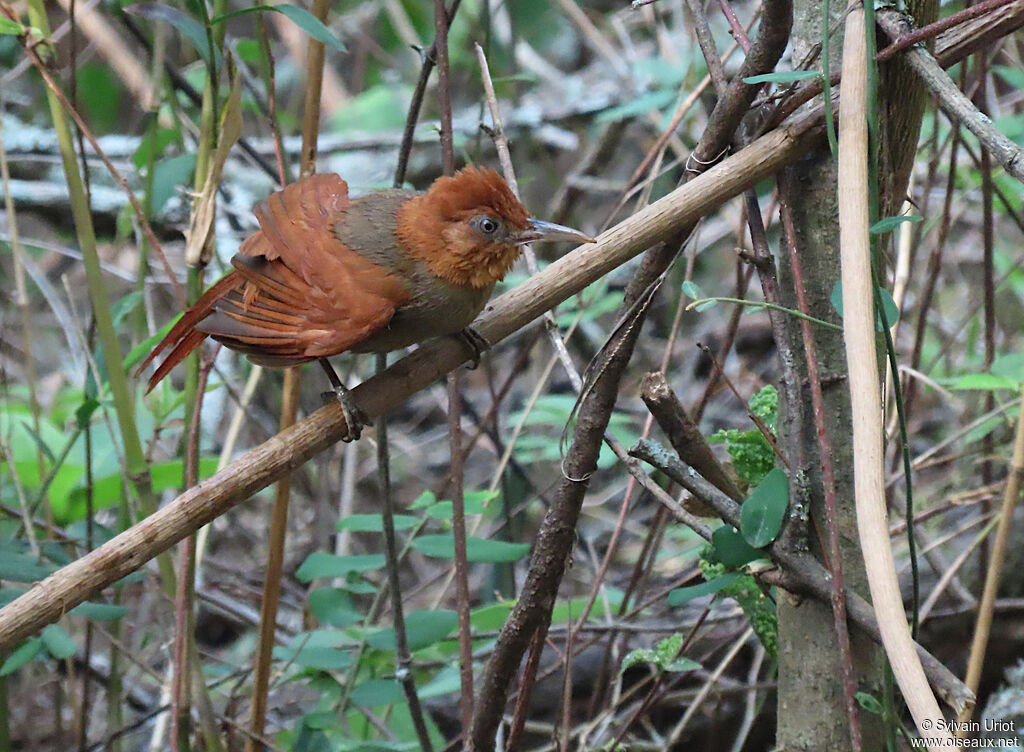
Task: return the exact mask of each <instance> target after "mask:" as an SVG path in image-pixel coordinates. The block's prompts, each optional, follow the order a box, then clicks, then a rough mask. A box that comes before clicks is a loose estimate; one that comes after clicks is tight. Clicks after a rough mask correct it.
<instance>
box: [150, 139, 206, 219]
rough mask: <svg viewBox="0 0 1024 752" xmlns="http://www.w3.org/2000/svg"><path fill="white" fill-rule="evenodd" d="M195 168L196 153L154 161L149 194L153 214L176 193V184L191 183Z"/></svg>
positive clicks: (185, 184)
mask: <svg viewBox="0 0 1024 752" xmlns="http://www.w3.org/2000/svg"><path fill="white" fill-rule="evenodd" d="M195 169H196V155H195V154H194V153H192V152H189V153H186V154H179V155H178V156H176V157H168V158H166V159H161V160H160V161H159V162H157V163H156V165H155V166H154V167H153V194H152V195H151V196H150V205H151V207H152V209H151V213H152V214H153V215H156V214H159V213H160V210H161V209H163V208H164V204H166V203H167V202H168V201H169V200H170V199H171V197H172V196H174V194H175V193H177V190H178V186H187V185H189V183H191V179H192V173H193V172H195Z"/></svg>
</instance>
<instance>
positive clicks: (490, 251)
mask: <svg viewBox="0 0 1024 752" xmlns="http://www.w3.org/2000/svg"><path fill="white" fill-rule="evenodd" d="M397 235H398V241H399V243H401V245H402V247H403V248H404V249H405V250H406V251H407V252H408V253H409V255H410V256H412V257H413V258H417V259H420V260H421V261H424V262H426V263H427V265H428V267H429V268H430V271H431V272H432V273H433V274H434V275H436V276H438V277H440V278H441V279H444V280H447V281H448V282H451V283H452V284H455V285H459V286H462V287H473V288H482V287H488V286H490V285H493V284H494V283H495V282H497V281H499V280H501V279H503V278H504V276H505V275H506V274H507V273H508V270H509V269H511V268H512V265H513V264H514V263H515V261H516V259H517V258H519V253H520V251H521V250H522V246H523V245H524V244H525V243H532V242H534V241H539V240H570V241H576V242H579V243H589V242H593V239H592V238H590V237H589V236H587V235H584V234H583V233H581V232H578V231H577V230H573V229H572V228H569V227H562V226H561V225H556V224H552V223H550V222H542V221H541V220H537V219H533V218H532V217H530V215H529V213H528V212H527V211H526V207H524V206H523V205H522V204H521V203H520V202H519V199H517V198H516V197H515V194H513V193H512V189H511V188H509V187H508V184H507V183H506V182H505V181H504V180H503V179H502V177H501V176H500V175H499V174H498V173H497V172H495V171H494V170H490V169H486V168H479V167H466V168H465V169H463V170H460V171H459V172H457V173H456V174H455V175H453V176H451V177H441V178H438V179H437V180H435V181H434V183H433V185H431V186H430V189H429V190H428V191H427V192H426V193H424V194H422V195H420V196H416V197H415V198H412V199H410V200H409V201H407V202H406V203H405V204H404V205H403V206H402V208H401V209H399V212H398V223H397Z"/></svg>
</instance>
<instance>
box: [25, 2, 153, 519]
mask: <svg viewBox="0 0 1024 752" xmlns="http://www.w3.org/2000/svg"><path fill="white" fill-rule="evenodd" d="M28 11H29V18H30V19H31V23H32V25H33V26H35V27H37V28H38V29H39V30H40V31H42V33H43V35H44V36H45V37H49V35H50V25H49V20H48V19H47V17H46V12H45V10H44V8H43V3H42V0H29V3H28ZM46 97H47V101H48V102H49V105H50V116H51V117H52V118H53V127H54V131H55V133H56V136H57V143H58V145H59V147H60V152H61V161H62V163H63V165H64V174H65V179H66V182H67V187H68V198H69V201H70V203H71V213H72V217H73V219H74V223H75V231H76V233H77V236H78V244H79V248H80V249H81V252H82V259H83V262H84V265H85V273H86V280H87V284H88V287H89V297H90V300H91V301H92V308H93V312H94V315H95V317H96V331H97V334H98V336H99V341H100V348H101V350H102V352H103V359H104V362H105V363H106V367H107V377H108V379H109V383H110V392H111V395H112V397H113V401H114V411H115V413H116V414H117V422H118V427H119V428H120V431H121V439H122V441H123V443H124V454H125V462H126V465H127V471H128V479H129V480H130V481H131V483H132V484H133V485H134V486H135V489H136V491H137V492H138V494H139V496H140V497H141V498H142V499H149V498H150V496H151V479H150V473H149V465H148V463H147V462H146V457H145V454H144V453H143V451H142V442H141V441H140V439H139V432H138V428H137V427H136V424H135V414H134V410H133V402H132V395H131V392H130V390H129V388H128V377H127V374H126V373H125V370H124V365H123V363H124V360H123V358H122V356H121V347H120V345H119V344H118V341H117V332H116V331H115V330H114V320H113V317H112V316H111V313H110V310H111V307H110V298H109V296H108V295H107V289H106V286H105V285H104V282H103V271H102V269H101V267H100V259H99V254H98V253H97V250H96V232H95V230H94V228H93V224H92V213H91V212H90V210H89V200H88V198H87V196H86V194H85V186H84V184H83V182H82V176H81V173H80V172H79V169H78V161H77V160H76V159H75V146H74V141H73V139H72V137H71V128H70V125H69V124H68V120H67V116H66V115H65V113H64V110H63V108H62V107H61V103H60V100H59V99H58V98H57V95H56V94H55V93H54V92H53V90H52V89H49V88H47V92H46ZM149 505H150V506H152V504H151V503H150V504H149Z"/></svg>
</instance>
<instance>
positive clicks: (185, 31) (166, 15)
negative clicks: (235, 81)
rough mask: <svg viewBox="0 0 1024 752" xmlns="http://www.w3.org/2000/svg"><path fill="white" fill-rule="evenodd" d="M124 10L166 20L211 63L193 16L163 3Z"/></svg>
mask: <svg viewBox="0 0 1024 752" xmlns="http://www.w3.org/2000/svg"><path fill="white" fill-rule="evenodd" d="M124 12H125V13H128V14H130V15H133V16H139V17H140V18H146V19H148V20H150V21H166V22H167V23H169V24H170V25H171V26H173V27H174V28H175V29H177V30H178V31H180V32H181V34H182V36H184V37H185V38H186V39H187V40H188V41H189V43H190V44H191V45H192V46H193V47H194V48H195V50H196V52H198V53H199V56H200V57H201V58H202V59H203V60H204V61H205V62H206V64H207V65H209V64H210V45H209V40H208V39H207V37H206V29H204V28H203V25H202V24H201V23H199V21H197V20H196V19H194V18H193V17H192V16H190V15H188V14H187V13H183V12H182V11H180V10H178V9H177V8H172V7H171V6H169V5H164V4H163V3H135V4H134V5H129V6H126V7H125V8H124ZM213 54H214V61H213V62H214V65H215V67H217V68H219V67H220V62H221V60H220V51H219V50H217V49H216V47H215V48H214V50H213ZM154 206H155V205H154Z"/></svg>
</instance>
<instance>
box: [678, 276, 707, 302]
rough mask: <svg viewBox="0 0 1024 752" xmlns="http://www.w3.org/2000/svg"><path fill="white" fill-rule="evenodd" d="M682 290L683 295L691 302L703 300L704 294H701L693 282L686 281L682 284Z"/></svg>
mask: <svg viewBox="0 0 1024 752" xmlns="http://www.w3.org/2000/svg"><path fill="white" fill-rule="evenodd" d="M682 290H683V295H685V296H686V297H688V298H692V299H693V300H702V299H703V298H704V293H703V292H701V290H700V287H698V286H697V283H696V282H694V281H693V280H690V279H688V280H686V281H685V282H683V287H682Z"/></svg>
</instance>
